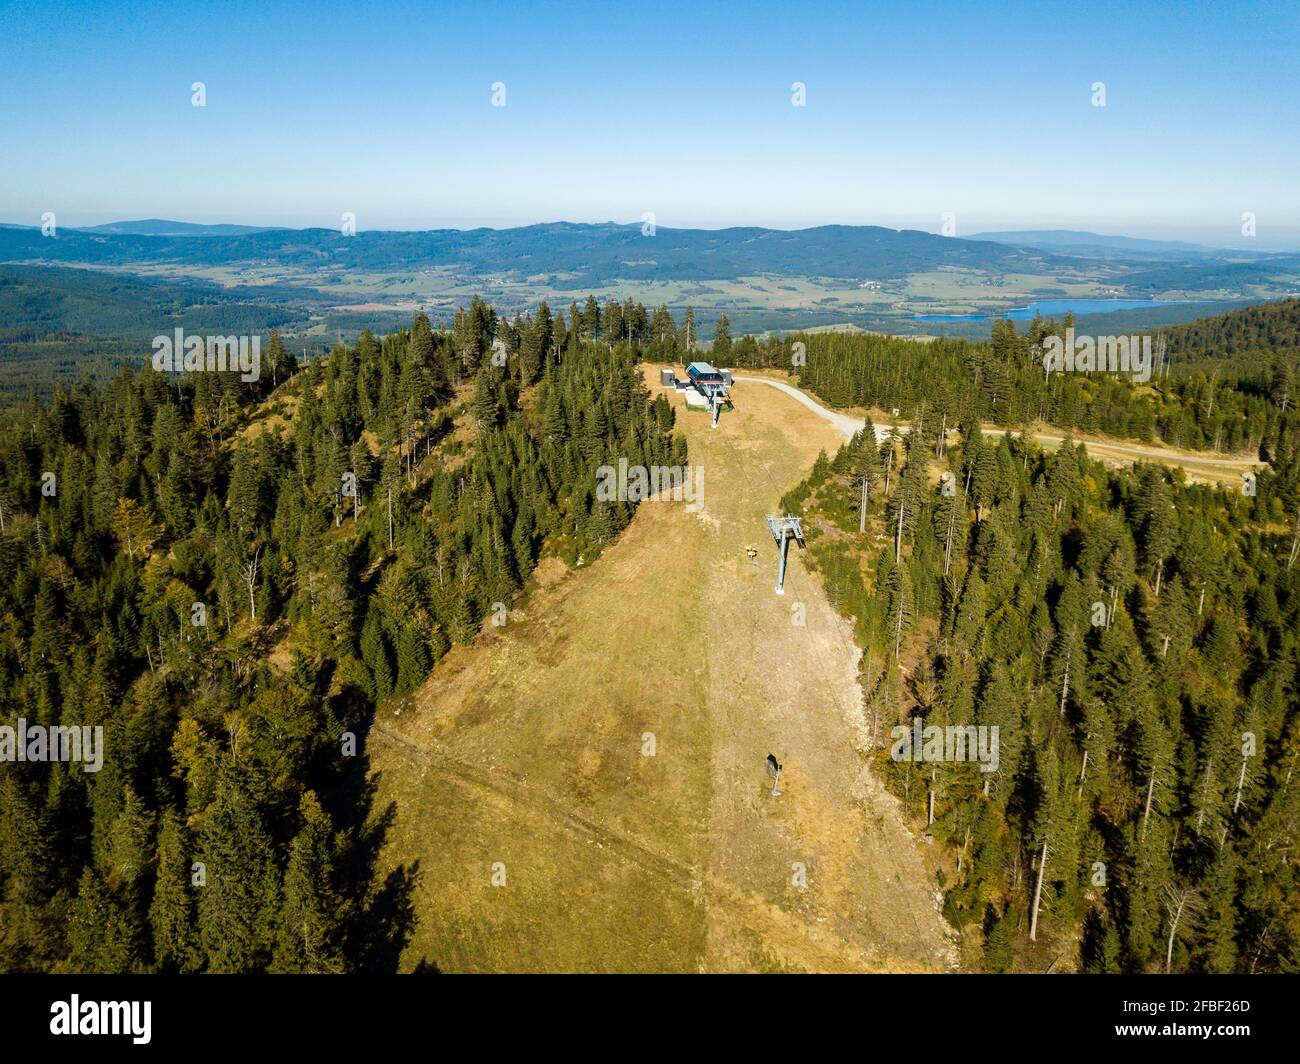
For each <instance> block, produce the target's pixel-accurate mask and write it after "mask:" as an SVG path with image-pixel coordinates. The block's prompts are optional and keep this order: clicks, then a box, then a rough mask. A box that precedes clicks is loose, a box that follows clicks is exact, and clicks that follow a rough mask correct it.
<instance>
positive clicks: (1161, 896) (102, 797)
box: [0, 298, 1300, 972]
mask: <svg viewBox="0 0 1300 1064" xmlns="http://www.w3.org/2000/svg"><path fill="white" fill-rule="evenodd" d="M1261 313H1267V314H1271V315H1272V317H1271V318H1268V317H1267V316H1266V318H1265V320H1264V322H1263V324H1261V321H1260V314H1261ZM1294 320H1295V304H1294V303H1282V304H1275V305H1273V306H1272V307H1271V308H1265V311H1257V312H1254V313H1253V314H1252V315H1249V316H1246V317H1245V318H1244V319H1242V321H1236V320H1234V319H1233V318H1232V317H1231V316H1229V317H1227V318H1224V319H1216V320H1214V321H1211V322H1202V323H1197V324H1196V325H1195V326H1192V327H1185V328H1181V329H1173V330H1170V332H1169V334H1168V337H1167V344H1166V348H1165V349H1166V350H1167V351H1168V354H1169V357H1168V359H1167V361H1166V363H1165V364H1163V365H1162V366H1161V368H1160V372H1159V373H1158V374H1157V375H1155V376H1154V377H1153V379H1152V380H1151V381H1150V382H1146V383H1134V382H1132V381H1129V380H1125V379H1123V378H1120V377H1113V376H1098V377H1095V378H1081V377H1071V376H1069V375H1058V376H1057V377H1055V378H1052V379H1044V377H1043V375H1042V372H1041V366H1038V365H1036V364H1035V352H1036V351H1037V350H1039V345H1040V344H1041V342H1042V339H1043V337H1044V336H1047V335H1049V334H1052V333H1053V332H1057V333H1060V332H1063V331H1064V329H1065V328H1066V327H1068V324H1069V323H1068V321H1066V322H1060V323H1058V322H1052V321H1035V322H1033V323H1032V324H1031V325H1030V327H1029V328H1028V329H1027V330H1026V332H1024V333H1022V334H1018V333H1017V332H1016V329H1015V326H1014V325H1013V324H1012V323H1010V322H1000V323H998V325H997V326H996V327H995V329H994V332H993V336H992V338H991V340H990V341H988V342H985V343H978V342H968V341H949V340H936V341H933V342H930V343H919V342H915V341H905V340H900V339H894V338H891V337H881V336H871V335H859V336H850V335H841V334H810V335H805V336H801V337H789V336H787V337H784V338H781V337H774V338H768V339H765V340H755V339H754V338H753V337H749V336H746V337H741V338H738V339H733V338H732V337H731V335H730V329H729V325H728V322H727V320H726V318H725V316H723V317H722V318H721V319H720V320H719V322H718V328H717V331H716V333H715V336H714V340H713V344H712V354H711V355H710V356H709V357H710V358H711V359H712V360H713V361H714V362H716V363H717V364H718V365H732V366H737V367H755V368H761V367H780V368H786V367H791V368H792V369H793V372H794V376H795V378H796V379H797V380H798V382H799V383H800V384H801V385H802V386H804V387H806V388H807V389H808V390H810V391H811V392H813V393H814V394H816V395H818V396H819V397H821V398H822V399H823V400H824V401H826V402H827V403H830V404H833V405H836V406H841V407H863V406H868V407H871V408H875V409H886V410H898V412H899V416H900V417H901V418H905V419H907V420H908V421H910V431H908V432H906V433H905V434H904V433H891V434H889V435H888V436H887V437H886V438H885V440H884V442H883V443H877V439H876V434H875V432H874V430H872V428H871V425H870V422H869V421H868V425H867V427H866V428H865V429H864V431H863V432H861V433H859V434H858V435H857V436H856V437H855V438H854V439H853V440H852V441H851V442H850V443H848V444H846V445H845V446H844V447H843V448H842V449H841V450H840V451H839V452H838V453H837V454H834V455H830V456H827V455H824V456H823V457H822V458H821V459H820V460H819V461H818V462H817V464H816V466H815V467H814V469H813V470H812V473H811V475H810V477H809V479H808V480H807V481H806V482H805V483H804V484H803V485H801V486H800V487H798V488H797V489H795V490H794V491H792V492H791V493H790V495H788V496H787V498H786V499H785V500H784V503H785V505H786V507H787V509H788V510H789V511H790V512H793V513H801V514H803V515H804V516H805V520H806V525H805V527H806V528H807V530H808V535H809V541H810V543H811V545H812V556H813V558H814V559H815V565H816V567H817V568H818V569H819V570H820V571H821V573H822V577H823V579H824V582H825V586H826V590H827V593H828V595H829V596H830V598H831V600H832V602H833V603H834V604H835V605H836V606H838V607H839V608H840V609H841V610H842V611H843V612H845V613H847V614H848V615H849V616H851V617H852V618H853V619H854V621H855V631H856V634H857V638H858V641H859V642H860V644H861V646H862V648H863V650H864V654H863V657H862V661H861V676H860V679H861V684H862V689H863V696H864V700H865V704H866V707H867V715H868V718H869V720H870V722H871V728H872V731H873V734H874V736H875V739H876V743H877V747H878V750H877V755H876V756H877V761H878V764H877V766H876V767H877V770H878V772H879V773H880V774H881V775H882V776H883V778H884V779H885V780H886V781H887V782H888V785H889V786H890V787H891V789H893V790H894V792H895V793H896V794H897V795H898V796H899V797H900V798H901V799H902V801H903V806H904V809H905V812H906V814H907V816H908V817H909V818H910V819H911V821H912V822H913V823H914V825H915V826H916V827H917V828H918V829H919V830H920V831H922V832H923V833H925V834H926V835H927V836H928V837H930V838H932V839H933V840H935V842H936V843H938V844H939V847H940V850H939V852H940V854H941V867H940V869H939V872H938V876H939V885H940V887H941V888H942V892H943V898H944V911H945V915H946V917H947V918H948V920H949V921H950V922H951V923H952V924H953V925H954V926H955V927H956V928H957V929H958V930H959V931H960V932H961V937H962V943H963V951H964V952H963V957H964V960H965V962H966V963H967V964H968V965H969V966H970V967H974V968H984V969H986V970H990V971H1011V970H1031V971H1037V970H1044V969H1045V968H1046V967H1048V966H1049V965H1054V966H1056V967H1058V968H1060V969H1064V970H1072V969H1082V970H1087V971H1097V972H1113V971H1160V970H1170V971H1198V972H1226V971H1278V970H1287V971H1290V970H1295V969H1297V968H1298V967H1300V884H1297V882H1296V879H1295V870H1294V862H1293V860H1292V858H1291V851H1292V849H1293V847H1294V840H1295V834H1296V831H1297V828H1298V827H1300V795H1298V789H1300V781H1296V782H1295V784H1294V785H1293V782H1292V778H1293V772H1294V769H1295V767H1296V761H1297V757H1300V719H1298V718H1297V711H1296V703H1297V699H1296V690H1297V683H1298V680H1300V677H1298V676H1297V651H1298V647H1297V639H1298V638H1300V564H1297V561H1298V558H1297V552H1298V551H1300V450H1298V446H1297V445H1298V443H1300V433H1298V432H1297V415H1296V413H1295V405H1294V387H1293V383H1292V382H1293V381H1294V379H1295V372H1296V351H1295V347H1294V344H1293V337H1294ZM1243 321H1244V323H1245V324H1244V325H1243V324H1242V322H1243ZM694 329H695V325H694V315H693V312H692V311H690V310H688V311H687V313H686V314H685V315H684V316H683V318H682V320H680V321H678V320H677V319H675V318H674V316H673V315H672V314H671V313H670V312H669V310H668V308H667V307H660V308H658V309H657V310H655V311H648V310H647V309H646V308H645V307H643V306H641V305H640V304H637V303H634V302H632V301H628V302H626V303H622V304H620V303H617V302H614V301H610V302H608V303H607V304H606V305H604V306H603V307H602V306H600V305H599V304H598V303H597V301H596V300H595V299H594V298H589V299H587V300H586V301H585V303H584V304H583V305H581V306H580V305H579V304H577V303H576V302H575V303H573V304H572V305H571V306H570V307H569V308H568V310H567V312H561V313H558V314H552V312H551V310H550V308H549V307H548V306H547V305H546V304H545V303H543V304H541V305H540V306H538V308H537V309H536V311H535V312H533V313H531V314H528V315H525V316H516V317H515V318H513V319H507V318H506V317H505V316H502V315H498V314H497V313H496V312H495V311H494V310H493V309H492V308H491V307H490V306H489V305H488V304H486V303H484V302H482V301H481V300H479V299H477V298H475V299H474V300H473V301H472V303H471V304H470V305H469V306H468V307H466V308H464V309H462V310H461V311H459V312H458V313H457V314H456V316H455V318H454V320H452V321H450V322H449V323H448V325H447V327H445V328H435V327H434V326H433V325H432V324H431V322H430V321H429V319H428V318H427V317H426V316H425V315H424V313H419V314H417V315H416V316H415V317H414V319H413V320H412V322H411V324H410V327H409V328H403V329H400V330H398V331H396V332H393V333H391V334H389V335H387V336H384V337H382V338H380V337H375V336H372V335H371V334H370V333H369V332H366V333H364V334H363V335H362V336H361V337H360V339H359V340H358V341H357V342H356V343H355V344H342V343H340V344H338V345H336V346H335V347H334V348H333V350H331V351H330V352H329V353H328V355H327V356H325V357H321V358H316V359H307V360H305V361H303V362H301V364H300V362H299V360H298V359H296V358H295V357H294V356H293V355H292V354H290V353H289V351H288V350H287V348H286V345H285V344H284V343H282V342H281V340H280V338H279V337H278V336H276V335H275V334H272V335H271V338H270V341H269V344H268V345H267V351H266V352H265V355H264V360H263V372H262V374H261V377H260V379H259V380H257V381H255V382H251V383H242V382H241V381H240V380H239V379H238V377H237V376H236V375H232V374H213V373H195V374H191V375H188V376H177V375H164V374H160V373H157V372H155V371H153V370H152V369H151V368H149V367H147V366H146V367H144V368H141V369H139V370H125V371H123V372H122V373H121V374H120V375H119V376H117V377H116V378H115V379H113V380H111V381H110V382H108V383H87V384H84V385H81V386H78V387H76V388H73V389H71V390H68V391H64V390H59V391H57V392H56V394H55V395H54V396H53V398H52V399H50V400H48V401H38V400H36V399H30V400H28V401H27V402H26V403H21V404H13V405H12V406H11V407H10V408H9V409H8V411H7V417H6V419H5V423H4V426H3V428H2V429H0V551H2V552H3V553H2V557H3V575H4V577H5V579H4V581H3V587H2V588H0V595H3V607H2V609H0V623H2V624H3V632H2V634H0V692H3V696H2V697H3V700H4V706H3V715H4V720H5V721H6V722H7V723H9V724H11V725H12V724H14V723H15V722H16V721H17V720H18V719H19V718H23V719H25V720H26V721H27V722H29V723H31V724H39V725H42V726H47V727H52V726H57V725H64V726H71V725H85V726H102V728H103V729H104V734H105V744H106V746H107V747H108V748H109V749H111V750H112V751H113V756H112V757H109V758H106V759H105V761H104V764H103V768H102V770H101V771H99V772H95V773H86V772H84V771H82V768H81V766H80V765H78V764H75V763H72V764H59V763H55V764H17V765H7V766H6V769H5V771H4V773H3V774H2V775H0V789H2V790H0V968H3V969H5V970H16V971H77V972H95V971H104V972H150V971H160V972H243V971H258V970H269V971H276V972H345V971H385V970H392V968H393V966H394V964H395V961H396V957H397V954H398V953H399V952H400V950H401V948H402V945H403V943H404V941H405V938H406V936H407V934H408V933H409V931H410V926H411V922H412V921H413V920H414V919H415V916H414V914H413V912H412V909H411V906H410V903H409V897H408V895H409V889H410V883H409V882H408V881H406V880H405V879H404V877H403V874H402V873H401V872H400V871H399V872H395V873H393V874H392V875H390V876H389V877H388V878H387V879H385V880H384V881H383V882H376V879H375V875H374V861H375V856H376V853H377V851H378V848H379V846H380V844H381V843H382V833H383V831H384V830H385V826H386V824H387V823H388V822H389V815H388V814H385V812H384V811H383V810H375V809H373V808H372V807H371V799H372V792H371V791H370V788H369V785H368V783H367V779H366V769H365V736H366V731H367V728H368V727H369V722H370V720H371V718H372V715H373V712H374V709H375V707H376V705H377V704H378V703H380V702H381V701H382V700H384V699H387V698H390V697H393V696H401V695H403V694H404V693H406V692H410V691H412V690H413V689H414V688H415V687H416V686H418V685H420V684H421V683H422V682H423V681H424V679H425V678H426V677H427V676H428V674H429V672H430V670H431V669H432V667H433V666H434V665H435V664H436V663H437V662H438V661H439V660H440V659H441V658H442V657H443V656H444V655H445V654H446V653H447V652H448V650H449V648H451V647H452V646H453V645H455V644H461V643H468V642H471V641H473V640H474V639H475V637H476V635H477V633H478V632H479V631H480V629H481V627H482V626H483V624H484V622H485V619H486V618H488V617H489V616H490V615H491V614H492V613H493V612H494V611H496V610H499V609H501V608H502V607H503V606H505V605H508V604H509V603H510V602H511V601H512V600H513V599H514V598H515V597H516V596H517V595H518V594H519V593H520V592H521V590H522V589H523V588H524V585H525V583H526V581H527V580H528V577H529V575H530V573H532V571H533V569H534V567H535V566H536V565H537V563H538V561H539V559H540V558H541V557H542V556H543V555H544V554H547V553H549V554H553V555H555V556H557V557H559V558H562V559H563V560H564V561H565V562H566V563H567V564H568V565H569V566H582V565H585V564H588V563H590V561H591V560H593V559H594V558H595V557H596V556H598V555H599V554H600V552H601V551H602V549H603V548H605V547H606V546H608V545H609V544H610V543H611V542H612V541H613V540H614V538H615V537H617V535H618V534H619V532H620V531H621V530H622V529H623V528H624V527H625V526H626V525H627V523H628V522H629V520H630V519H631V516H632V512H633V508H634V504H632V503H622V502H603V501H600V500H599V499H598V498H597V495H596V490H595V489H596V482H595V470H596V468H597V466H598V465H600V463H601V462H602V461H605V460H612V459H613V458H614V457H615V456H623V457H627V458H628V460H629V462H631V463H633V464H645V465H653V464H670V463H671V464H678V465H681V464H684V463H685V462H686V459H687V455H686V449H685V441H684V439H682V438H681V437H680V436H675V435H674V434H673V425H674V418H675V414H674V410H673V407H672V406H671V405H670V404H669V402H668V400H667V399H666V398H664V397H663V396H662V395H660V396H657V397H656V398H654V399H653V401H651V399H650V396H649V394H648V392H647V391H646V389H645V388H644V386H643V385H642V383H641V373H640V369H639V368H638V364H639V362H641V361H642V360H644V359H656V360H660V361H665V362H673V361H676V362H680V361H683V360H684V356H685V353H686V351H687V349H688V346H690V345H693V343H694ZM1229 340H1231V342H1232V343H1237V344H1239V345H1244V348H1243V349H1246V350H1249V351H1250V352H1251V356H1250V357H1249V358H1243V357H1241V356H1240V354H1238V355H1236V356H1233V357H1229V356H1228V355H1227V354H1226V352H1225V349H1224V348H1225V344H1226V343H1228V342H1229ZM797 344H801V345H802V347H796V345H797ZM796 354H797V355H798V357H796ZM1031 421H1038V422H1040V423H1043V424H1047V425H1052V426H1059V427H1060V428H1061V429H1063V430H1065V433H1066V434H1067V435H1068V431H1069V430H1070V429H1081V430H1089V431H1102V432H1107V433H1112V434H1115V435H1119V436H1125V437H1130V438H1136V439H1140V440H1156V441H1164V442H1174V441H1177V442H1178V443H1179V445H1181V446H1182V447H1185V448H1188V449H1193V450H1197V449H1199V450H1218V451H1229V450H1249V451H1254V452H1257V453H1258V454H1259V455H1260V456H1261V458H1262V459H1263V460H1264V461H1265V462H1266V465H1265V467H1264V468H1263V470H1262V471H1261V473H1260V475H1259V477H1258V480H1257V482H1254V483H1253V484H1252V487H1251V490H1250V491H1249V492H1246V491H1244V490H1243V491H1240V492H1238V491H1228V490H1225V489H1223V488H1221V487H1211V486H1207V485H1204V484H1191V483H1188V482H1187V481H1186V478H1185V476H1184V475H1183V474H1182V473H1181V472H1171V471H1170V470H1169V469H1166V468H1164V467H1162V466H1158V465H1145V464H1138V465H1137V466H1135V467H1132V468H1126V469H1108V468H1106V467H1104V466H1103V465H1102V464H1101V463H1100V462H1097V461H1094V460H1092V459H1090V458H1089V457H1088V454H1087V451H1086V447H1085V446H1084V445H1081V444H1077V443H1074V442H1072V441H1070V440H1068V439H1067V441H1066V442H1065V443H1064V444H1063V445H1061V446H1060V447H1059V448H1057V449H1053V450H1049V449H1045V448H1044V447H1043V446H1042V445H1040V444H1039V443H1037V442H1034V441H1033V440H1032V438H1029V437H1027V436H1025V435H1018V434H1017V433H1018V432H1019V430H1021V429H1023V428H1025V427H1026V426H1027V425H1028V423H1029V422H1031ZM989 423H992V424H995V425H1001V426H1003V427H1004V428H1006V429H1010V430H1012V431H1011V433H1010V434H1006V433H1001V434H999V433H995V432H992V431H990V430H989V429H988V428H987V425H988V424H989ZM918 719H919V720H920V721H922V722H923V723H925V724H927V725H930V724H938V725H940V726H947V725H952V724H957V725H963V726H964V725H966V724H971V723H974V724H976V725H980V726H990V727H991V726H997V727H998V729H999V732H1000V735H1001V756H1000V761H999V764H998V767H997V770H996V771H995V772H991V773H986V772H981V771H980V769H979V766H976V765H970V764H967V765H954V764H942V765H937V766H918V765H917V764H916V763H913V762H899V761H897V760H894V759H892V758H891V757H890V756H889V746H890V744H889V740H888V736H889V735H890V731H891V729H892V728H893V727H895V726H896V725H899V724H907V725H909V726H910V724H911V723H912V722H913V721H914V720H918ZM390 812H391V811H390ZM196 876H197V877H200V878H201V879H202V882H203V885H204V887H205V889H203V890H202V891H194V890H192V889H190V887H191V885H193V884H194V883H196V882H198V880H196V878H195V877H196Z"/></svg>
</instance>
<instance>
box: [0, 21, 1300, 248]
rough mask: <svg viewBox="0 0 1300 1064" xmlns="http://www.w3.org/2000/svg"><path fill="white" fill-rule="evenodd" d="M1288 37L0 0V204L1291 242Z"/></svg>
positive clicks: (12, 211) (1299, 164) (84, 211)
mask: <svg viewBox="0 0 1300 1064" xmlns="http://www.w3.org/2000/svg"><path fill="white" fill-rule="evenodd" d="M1298 46H1300V4H1296V3H1294V2H1292V3H1285V4H1283V3H1269V2H1261V3H1253V4H1248V5H1247V4H1233V3H1223V2H1220V3H1178V4H1174V3H1149V2H1137V3H1128V4H1107V3H1086V4H1081V3H1062V4H1056V3H1040V4H1025V5H1018V4H1014V3H1001V4H996V5H995V4H984V5H976V4H970V5H958V4H951V3H950V4H928V3H897V4H894V3H891V4H872V3H845V4H828V3H818V2H815V0H809V2H807V3H796V2H794V0H784V2H782V3H759V4H750V5H742V4H727V5H721V4H719V5H711V4H707V3H663V4H653V3H632V4H623V3H592V4H583V3H535V4H529V5H527V6H526V9H525V5H523V4H522V3H514V4H500V3H494V2H481V0H480V2H474V3H465V4H461V3H438V2H434V3H422V4H416V3H412V4H399V3H385V2H383V0H379V2H376V3H371V4H365V5H356V6H355V7H354V6H352V5H337V4H331V3H328V2H326V3H317V4H303V5H297V4H274V3H267V2H265V0H263V2H262V3H256V4H241V3H202V4H192V3H188V2H185V0H178V2H175V3H172V4H168V5H162V4H156V5H144V4H134V3H130V2H121V0H118V2H115V3H102V4H101V3H96V2H90V0H86V2H80V3H46V2H41V0H34V2H26V3H10V2H7V0H3V2H0V116H2V118H3V126H2V127H0V128H2V132H0V220H3V221H7V222H18V223H25V224H39V219H40V215H41V213H42V212H44V211H47V210H52V211H55V212H56V213H57V215H58V218H59V223H60V224H61V225H65V226H70V225H84V224H95V223H98V222H104V221H110V220H121V219H127V218H140V217H164V218H179V219H184V220H190V221H202V222H219V221H225V222H247V223H253V224H263V225H269V224H282V225H292V226H304V225H328V226H337V225H338V224H339V217H340V215H341V214H342V212H344V211H352V212H355V214H356V216H357V223H358V226H359V227H360V228H362V229H375V228H432V227H440V226H455V227H469V226H474V225H491V226H504V225H516V224H527V223H531V222H539V221H554V220H560V219H565V220H571V221H605V220H611V219H612V220H614V221H619V222H632V221H639V220H640V218H641V216H642V214H643V213H644V212H647V211H649V212H653V213H654V215H655V218H656V221H657V223H658V224H659V225H662V226H701V227H717V226H724V225H769V226H776V227H781V228H798V227H802V226H808V225H819V224H825V223H832V222H838V223H846V224H880V225H891V226H896V227H902V226H908V227H913V228H920V229H929V230H934V231H937V230H938V229H939V227H940V220H941V216H942V214H943V212H945V211H952V212H953V213H954V214H955V216H956V222H957V235H968V234H970V233H973V232H976V231H978V230H980V229H984V228H1002V229H1006V228H1031V227H1032V228H1091V229H1095V230H1098V231H1102V232H1115V233H1119V232H1122V233H1128V234H1131V235H1138V236H1157V237H1171V238H1182V239H1198V240H1205V241H1207V242H1213V243H1218V244H1234V243H1236V244H1246V245H1247V246H1249V242H1244V241H1242V240H1241V237H1240V226H1241V215H1242V213H1243V212H1245V211H1251V212H1253V213H1254V214H1255V215H1256V218H1257V225H1258V237H1257V240H1256V241H1255V242H1253V243H1254V244H1255V246H1270V245H1278V246H1281V245H1296V244H1298V243H1300V195H1298V194H1297V190H1298V189H1300V135H1298V134H1297V131H1300V77H1297V72H1296V56H1297V54H1300V47H1298ZM195 81H202V82H204V83H205V84H206V86H207V106H206V107H203V108H196V107H193V106H191V88H190V86H191V84H192V83H193V82H195ZM498 81H499V82H504V83H505V86H506V106H505V107H493V106H492V105H491V86H492V84H493V83H494V82H498ZM796 81H798V82H803V83H804V84H805V85H806V86H807V106H805V107H802V108H798V107H793V106H791V102H790V101H791V85H792V83H794V82H796ZM1097 81H1101V82H1104V83H1105V85H1106V103H1107V106H1106V107H1104V108H1098V107H1093V106H1092V103H1091V100H1092V88H1091V86H1092V84H1093V83H1094V82H1097Z"/></svg>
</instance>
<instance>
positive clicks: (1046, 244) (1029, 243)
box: [968, 229, 1241, 257]
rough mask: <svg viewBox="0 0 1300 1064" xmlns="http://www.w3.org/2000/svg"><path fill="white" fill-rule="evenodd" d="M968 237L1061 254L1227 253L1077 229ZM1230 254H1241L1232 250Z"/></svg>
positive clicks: (1029, 230) (1191, 245) (1180, 242)
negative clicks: (1096, 252)
mask: <svg viewBox="0 0 1300 1064" xmlns="http://www.w3.org/2000/svg"><path fill="white" fill-rule="evenodd" d="M968 239H970V240H988V241H992V242H993V243H995V244H1010V245H1012V246H1014V247H1024V248H1044V249H1047V250H1050V251H1055V252H1058V253H1060V254H1065V255H1077V254H1081V253H1084V252H1095V251H1118V252H1136V253H1138V254H1144V255H1145V254H1154V255H1165V256H1168V255H1211V256H1216V257H1217V256H1223V255H1227V254H1229V253H1228V252H1225V251H1222V250H1220V249H1217V248H1211V247H1205V246H1204V245H1201V244H1186V243H1183V242H1182V241H1179V240H1143V239H1141V238H1138V237H1132V236H1107V235H1105V234H1102V233H1088V232H1084V231H1082V230H1078V229H1013V230H1008V231H1005V232H996V233H975V234H973V235H972V236H970V237H969V238H968ZM1232 254H1241V253H1238V252H1233V253H1232Z"/></svg>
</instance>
